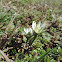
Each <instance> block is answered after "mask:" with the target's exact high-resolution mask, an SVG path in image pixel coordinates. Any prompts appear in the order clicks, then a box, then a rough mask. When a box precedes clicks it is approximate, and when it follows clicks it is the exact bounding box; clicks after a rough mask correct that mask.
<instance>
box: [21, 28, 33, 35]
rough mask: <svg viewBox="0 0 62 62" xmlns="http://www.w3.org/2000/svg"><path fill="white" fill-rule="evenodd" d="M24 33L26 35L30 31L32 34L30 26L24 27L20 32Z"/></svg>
mask: <svg viewBox="0 0 62 62" xmlns="http://www.w3.org/2000/svg"><path fill="white" fill-rule="evenodd" d="M22 33H23V34H24V35H27V34H28V33H30V34H31V35H32V34H33V30H32V29H31V28H24V32H22Z"/></svg>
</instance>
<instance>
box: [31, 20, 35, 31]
mask: <svg viewBox="0 0 62 62" xmlns="http://www.w3.org/2000/svg"><path fill="white" fill-rule="evenodd" d="M35 27H36V22H35V21H33V23H32V28H33V30H35Z"/></svg>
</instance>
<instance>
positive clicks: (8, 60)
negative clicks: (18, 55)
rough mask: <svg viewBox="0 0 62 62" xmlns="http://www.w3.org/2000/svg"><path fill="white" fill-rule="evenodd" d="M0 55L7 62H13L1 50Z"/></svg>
mask: <svg viewBox="0 0 62 62" xmlns="http://www.w3.org/2000/svg"><path fill="white" fill-rule="evenodd" d="M0 54H2V55H3V57H4V58H5V59H6V61H7V62H11V61H10V59H9V58H8V57H7V55H5V53H4V52H3V51H2V50H0Z"/></svg>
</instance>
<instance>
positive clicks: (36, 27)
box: [32, 21, 46, 33]
mask: <svg viewBox="0 0 62 62" xmlns="http://www.w3.org/2000/svg"><path fill="white" fill-rule="evenodd" d="M45 27H46V22H45V23H44V24H43V25H41V22H40V21H39V22H38V24H36V22H35V21H33V23H32V28H33V30H34V31H35V32H36V33H41V32H42V30H43V29H44V28H45Z"/></svg>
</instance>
